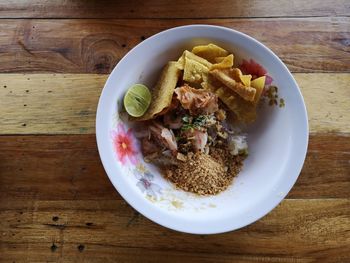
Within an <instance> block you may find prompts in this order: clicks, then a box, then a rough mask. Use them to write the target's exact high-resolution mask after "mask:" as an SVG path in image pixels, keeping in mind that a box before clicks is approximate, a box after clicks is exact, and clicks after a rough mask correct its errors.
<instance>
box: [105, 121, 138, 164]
mask: <svg viewBox="0 0 350 263" xmlns="http://www.w3.org/2000/svg"><path fill="white" fill-rule="evenodd" d="M111 135H112V139H113V144H114V149H115V152H116V154H117V157H118V159H119V161H120V162H121V163H122V164H123V165H124V164H125V163H126V162H127V161H129V162H130V163H132V164H136V163H137V159H136V155H137V151H136V146H135V142H134V139H133V135H132V130H131V129H128V130H127V131H126V129H125V127H124V126H123V124H121V123H119V124H118V126H117V130H116V131H115V130H114V131H112V132H111Z"/></svg>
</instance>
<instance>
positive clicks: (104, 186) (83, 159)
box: [0, 134, 350, 200]
mask: <svg viewBox="0 0 350 263" xmlns="http://www.w3.org/2000/svg"><path fill="white" fill-rule="evenodd" d="M0 149H1V151H0V160H1V162H0V200H2V199H5V198H6V197H11V198H13V199H20V200H22V199H28V200H62V199H80V200H86V199H89V200H103V199H114V198H115V199H118V200H121V197H120V196H119V195H118V194H117V193H116V191H115V190H114V188H113V186H112V184H111V183H110V182H109V179H108V177H107V176H106V174H105V172H104V170H103V167H102V165H101V162H100V159H99V155H98V152H97V147H96V141H95V136H94V135H80V136H77V135H57V136H42V135H41V136H0ZM349 159H350V140H349V136H340V135H329V134H325V135H320V134H319V135H312V136H311V137H310V143H309V151H308V154H307V158H306V162H305V165H304V168H303V170H302V173H301V175H300V177H299V179H298V181H297V183H296V185H295V186H294V188H293V189H292V191H291V192H290V193H289V195H288V198H309V199H311V198H350V192H349V189H350V173H349V171H350V162H349ZM120 176H122V175H120ZM91 182H93V183H91Z"/></svg>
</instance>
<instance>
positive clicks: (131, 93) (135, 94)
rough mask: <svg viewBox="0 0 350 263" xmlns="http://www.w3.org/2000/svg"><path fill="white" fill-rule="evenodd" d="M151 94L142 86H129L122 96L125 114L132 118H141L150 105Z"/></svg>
mask: <svg viewBox="0 0 350 263" xmlns="http://www.w3.org/2000/svg"><path fill="white" fill-rule="evenodd" d="M151 99H152V94H151V92H150V91H149V89H148V88H147V87H146V86H145V85H142V84H135V85H133V86H131V87H130V88H129V89H128V91H127V92H126V94H125V96H124V107H125V110H126V111H127V113H129V115H131V116H133V117H141V116H142V115H143V114H145V112H146V111H147V109H148V107H149V105H150V104H151Z"/></svg>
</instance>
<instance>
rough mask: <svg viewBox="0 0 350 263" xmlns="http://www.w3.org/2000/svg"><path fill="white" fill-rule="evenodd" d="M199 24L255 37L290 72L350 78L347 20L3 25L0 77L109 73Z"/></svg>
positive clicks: (13, 21) (91, 21)
mask: <svg viewBox="0 0 350 263" xmlns="http://www.w3.org/2000/svg"><path fill="white" fill-rule="evenodd" d="M304 2H305V1H304ZM305 3H306V2H305ZM198 23H200V24H213V25H220V26H225V27H229V28H233V29H236V30H239V31H241V32H243V33H247V34H249V35H251V36H253V37H255V38H256V39H257V40H259V41H261V42H262V43H264V44H266V45H267V46H268V47H269V48H271V49H272V50H273V51H274V52H275V53H276V54H277V55H278V56H279V57H280V58H281V59H282V60H283V61H284V62H285V63H286V64H287V66H288V67H289V69H290V70H291V71H293V72H350V56H349V52H350V45H349V43H350V31H349V27H350V17H338V18H297V19H296V18H285V19H203V20H194V19H141V20H127V19H119V20H104V19H56V20H54V19H48V20H45V19H44V20H42V19H25V20H23V19H19V20H18V19H3V20H1V23H0V32H1V38H0V60H1V62H2V63H0V72H3V73H4V72H11V73H13V72H57V73H59V72H60V73H110V71H111V70H112V69H113V67H114V66H115V65H116V63H117V62H118V61H119V60H120V59H121V58H122V57H123V56H124V55H125V54H126V52H127V51H128V50H130V49H131V48H132V47H134V46H135V45H136V44H138V43H139V42H140V41H141V40H142V39H144V38H146V37H149V36H151V35H153V34H155V33H158V32H160V31H162V30H165V29H168V28H171V27H175V26H181V25H188V24H198ZM72 32H74V34H72Z"/></svg>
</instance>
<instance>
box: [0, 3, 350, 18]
mask: <svg viewBox="0 0 350 263" xmlns="http://www.w3.org/2000/svg"><path fill="white" fill-rule="evenodd" d="M349 9H350V4H349V2H348V1H346V0H335V1H330V0H326V1H316V0H313V1H302V0H294V1H288V0H282V1H279V2H278V3H276V2H275V1H273V0H262V1H261V0H260V1H256V0H247V1H239V2H238V1H225V0H217V1H215V2H210V1H209V2H208V1H207V2H206V1H202V0H192V1H184V0H180V1H161V0H156V1H146V2H145V1H140V0H131V1H127V2H125V1H107V0H102V1H101V0H100V1H84V2H81V1H64V0H54V1H39V0H36V1H35V0H31V1H19V0H12V1H6V2H3V3H0V18H210V17H217V18H227V17H285V16H289V17H290V16H303V17H305V16H348V15H349Z"/></svg>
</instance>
